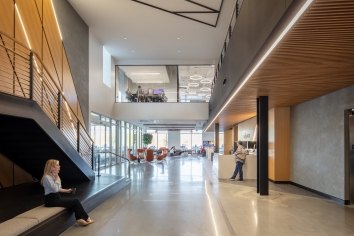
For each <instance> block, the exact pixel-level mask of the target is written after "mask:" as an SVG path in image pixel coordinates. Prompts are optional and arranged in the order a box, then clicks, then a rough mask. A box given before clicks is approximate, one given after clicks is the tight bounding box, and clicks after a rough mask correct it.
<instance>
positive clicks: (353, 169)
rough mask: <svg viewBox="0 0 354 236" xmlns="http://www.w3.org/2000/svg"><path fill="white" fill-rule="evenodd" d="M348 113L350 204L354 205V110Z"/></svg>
mask: <svg viewBox="0 0 354 236" xmlns="http://www.w3.org/2000/svg"><path fill="white" fill-rule="evenodd" d="M348 113H349V119H348V121H349V122H348V129H349V130H348V131H349V133H348V134H349V135H348V138H349V143H348V144H349V145H348V149H349V150H348V154H349V163H348V164H349V199H350V204H354V109H352V110H350V111H349V112H348Z"/></svg>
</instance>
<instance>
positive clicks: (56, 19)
mask: <svg viewBox="0 0 354 236" xmlns="http://www.w3.org/2000/svg"><path fill="white" fill-rule="evenodd" d="M50 4H51V5H52V9H53V13H54V18H55V22H56V23H57V28H58V32H59V37H60V40H61V41H63V37H62V36H61V31H60V27H59V22H58V18H57V14H56V12H55V9H54V5H53V1H50Z"/></svg>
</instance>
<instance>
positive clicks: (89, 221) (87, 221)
mask: <svg viewBox="0 0 354 236" xmlns="http://www.w3.org/2000/svg"><path fill="white" fill-rule="evenodd" d="M93 222H95V221H94V220H92V219H91V218H90V217H89V218H87V220H86V223H87V224H88V225H89V224H92V223H93Z"/></svg>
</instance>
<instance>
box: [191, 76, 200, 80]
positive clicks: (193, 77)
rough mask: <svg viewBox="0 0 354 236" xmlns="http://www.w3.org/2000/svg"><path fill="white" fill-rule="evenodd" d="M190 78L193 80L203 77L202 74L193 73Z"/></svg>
mask: <svg viewBox="0 0 354 236" xmlns="http://www.w3.org/2000/svg"><path fill="white" fill-rule="evenodd" d="M189 78H190V79H191V80H201V79H202V78H203V77H202V76H201V75H191V76H189Z"/></svg>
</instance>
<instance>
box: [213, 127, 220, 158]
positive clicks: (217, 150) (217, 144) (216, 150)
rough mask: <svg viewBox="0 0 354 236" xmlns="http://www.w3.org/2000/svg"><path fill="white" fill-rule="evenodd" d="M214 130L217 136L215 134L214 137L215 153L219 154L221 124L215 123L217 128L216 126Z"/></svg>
mask: <svg viewBox="0 0 354 236" xmlns="http://www.w3.org/2000/svg"><path fill="white" fill-rule="evenodd" d="M214 130H215V134H214V137H215V143H214V145H215V150H214V152H215V153H219V123H215V126H214Z"/></svg>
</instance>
